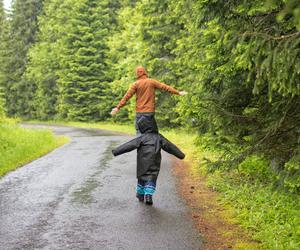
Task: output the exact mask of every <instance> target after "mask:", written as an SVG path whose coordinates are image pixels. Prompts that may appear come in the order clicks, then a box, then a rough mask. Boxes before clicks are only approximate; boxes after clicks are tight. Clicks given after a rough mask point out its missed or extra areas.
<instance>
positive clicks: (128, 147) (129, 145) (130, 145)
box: [112, 137, 141, 156]
mask: <svg viewBox="0 0 300 250" xmlns="http://www.w3.org/2000/svg"><path fill="white" fill-rule="evenodd" d="M140 144H141V139H140V137H137V138H135V139H133V140H131V141H129V142H126V143H124V144H122V145H120V146H119V147H117V148H115V149H113V150H112V153H113V155H114V156H117V155H121V154H124V153H127V152H130V151H132V150H134V149H137V148H138V147H139V146H140Z"/></svg>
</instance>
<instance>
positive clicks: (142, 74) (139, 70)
mask: <svg viewBox="0 0 300 250" xmlns="http://www.w3.org/2000/svg"><path fill="white" fill-rule="evenodd" d="M135 75H136V79H141V78H143V77H148V75H147V71H146V69H145V68H144V67H142V66H138V67H137V68H136V69H135Z"/></svg>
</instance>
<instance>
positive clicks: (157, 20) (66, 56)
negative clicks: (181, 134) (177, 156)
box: [0, 0, 300, 249]
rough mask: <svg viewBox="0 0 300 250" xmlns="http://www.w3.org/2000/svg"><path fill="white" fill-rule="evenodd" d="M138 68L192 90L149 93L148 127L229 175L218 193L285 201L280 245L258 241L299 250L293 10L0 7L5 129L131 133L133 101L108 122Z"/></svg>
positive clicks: (276, 6) (68, 3) (125, 3)
mask: <svg viewBox="0 0 300 250" xmlns="http://www.w3.org/2000/svg"><path fill="white" fill-rule="evenodd" d="M139 65H142V66H144V67H145V68H146V69H147V71H148V74H149V76H150V77H151V78H155V79H158V80H159V81H161V82H164V83H166V84H168V85H171V86H173V87H175V88H176V89H178V90H184V91H187V92H188V94H187V95H186V96H184V97H181V98H178V97H176V96H174V95H170V94H168V93H165V92H157V107H156V119H157V122H158V125H159V127H160V128H164V129H169V128H172V129H181V130H182V129H184V130H187V131H189V133H193V134H196V135H197V139H196V141H195V145H197V146H199V147H201V148H206V149H207V150H208V149H209V150H210V151H211V152H215V153H216V155H218V157H215V159H214V160H212V159H204V160H203V164H205V166H206V172H207V173H208V174H212V175H213V176H214V178H216V179H217V178H220V175H223V174H224V176H225V175H226V176H227V177H226V178H227V179H226V180H227V181H223V182H222V184H220V185H218V186H217V187H216V190H217V191H218V189H220V191H222V189H226V188H227V185H231V187H233V186H234V187H241V186H243V185H244V187H245V186H247V185H248V186H249V188H252V187H254V186H256V187H258V188H265V189H268V190H270V192H269V194H272V195H273V194H274V195H275V194H276V195H281V196H280V197H285V198H284V199H287V201H286V203H285V200H283V198H280V199H279V198H278V201H280V202H278V209H279V210H281V211H284V212H282V214H284V215H282V216H285V217H284V218H285V219H283V220H282V221H284V222H283V223H281V226H282V227H284V226H286V227H284V228H285V229H284V230H285V231H284V230H283V231H282V232H281V233H280V234H282V235H284V236H283V237H282V238H280V240H279V241H280V244H279V245H276V244H275V243H274V244H273V243H272V240H271V239H268V237H270V238H271V237H274V235H273V236H271V235H269V234H267V233H266V231H267V230H271V229H270V228H271V227H270V228H269V229H266V231H265V232H264V233H263V234H261V235H256V239H258V240H262V238H264V239H265V242H266V243H265V245H264V246H265V248H266V249H299V248H298V247H299V244H300V241H299V238H300V235H299V232H300V216H299V193H300V1H299V0H252V1H246V0H227V1H221V0H212V1H208V0H197V1H195V0H162V1H158V0H64V1H61V0H13V1H12V6H11V9H9V10H5V8H4V5H3V0H0V120H2V123H3V122H5V119H7V118H13V119H15V118H16V119H20V120H23V121H27V120H39V121H53V120H59V121H79V122H102V121H110V122H119V123H120V122H121V123H130V124H132V123H133V122H132V121H133V117H134V115H135V104H134V98H132V100H131V101H130V104H127V105H126V106H124V107H123V108H122V109H120V112H118V114H117V115H116V116H114V117H112V116H111V115H110V112H111V110H112V108H114V107H115V106H116V105H117V104H118V101H119V100H120V99H121V98H122V97H123V95H124V94H125V93H126V91H127V89H128V87H129V86H130V85H131V84H132V83H134V82H135V71H134V70H135V68H136V66H139ZM0 133H1V132H0ZM220 183H221V181H220ZM229 183H231V184H229ZM228 190H229V189H228ZM230 190H231V189H230ZM245 190H246V189H245ZM247 190H248V191H249V189H247ZM253 190H254V191H253ZM253 190H252V191H253V192H256V191H255V189H253ZM248 191H247V192H248ZM228 192H229V191H228ZM230 192H233V191H230ZM235 192H236V191H235ZM245 192H246V191H245ZM237 196H240V197H242V195H241V194H237V193H235V194H232V197H231V199H232V200H234V199H238V198H237ZM233 197H235V198H233ZM272 197H273V196H270V200H272V199H273V198H272ZM274 199H277V198H276V197H275V198H274ZM246 200H247V201H246ZM244 202H245V203H246V202H249V200H248V198H247V199H246V198H245V201H244ZM274 206H276V205H274ZM263 216H267V215H265V214H264V215H263ZM245 220H246V219H245ZM247 223H250V222H249V220H248V222H247ZM253 223H255V222H253ZM262 224H265V222H264V223H262ZM279 224H280V223H279ZM251 226H252V224H248V226H247V225H246V226H245V227H246V228H248V229H250V230H251ZM273 226H274V225H273ZM273 226H272V227H273ZM273 228H275V229H274V230H277V229H278V230H280V226H279V225H278V228H276V227H273ZM254 231H255V230H254ZM270 234H271V232H270ZM278 234H279V233H278ZM278 237H279V236H278ZM277 243H278V242H277ZM275 245H276V246H277V247H278V248H276V247H275Z"/></svg>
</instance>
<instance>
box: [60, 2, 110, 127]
mask: <svg viewBox="0 0 300 250" xmlns="http://www.w3.org/2000/svg"><path fill="white" fill-rule="evenodd" d="M69 18H70V19H69V20H68V24H67V26H68V33H67V34H66V36H65V39H64V41H63V43H64V45H65V47H64V48H63V49H62V53H61V58H60V61H59V63H60V66H61V69H60V70H59V71H58V75H59V80H58V83H59V106H58V111H59V115H60V117H62V118H66V119H69V120H81V121H82V120H99V119H104V118H105V117H107V116H108V115H109V110H110V107H111V104H110V103H111V102H112V100H111V99H110V94H109V93H108V92H107V91H108V80H110V76H108V75H107V62H106V60H107V45H106V44H107V38H108V35H109V28H110V27H109V14H108V1H97V0H85V1H81V2H74V5H73V10H72V11H71V13H70V14H69Z"/></svg>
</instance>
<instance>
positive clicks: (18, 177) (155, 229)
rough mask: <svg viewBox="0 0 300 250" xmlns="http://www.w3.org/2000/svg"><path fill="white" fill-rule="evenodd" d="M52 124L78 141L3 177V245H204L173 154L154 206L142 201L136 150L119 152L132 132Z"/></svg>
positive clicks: (165, 164)
mask: <svg viewBox="0 0 300 250" xmlns="http://www.w3.org/2000/svg"><path fill="white" fill-rule="evenodd" d="M34 127H40V126H38V125H35V126H34ZM42 127H45V126H42ZM47 127H49V128H51V129H53V130H54V131H55V133H56V134H59V135H62V134H63V135H66V136H69V137H71V138H72V141H71V142H70V143H69V144H67V145H64V146H63V147H61V148H59V149H56V150H55V151H53V152H52V153H50V154H48V155H46V156H44V157H42V158H40V159H38V160H36V161H34V162H32V163H30V164H28V165H26V166H24V167H22V168H19V169H18V170H16V171H14V172H11V173H9V174H8V175H6V176H5V177H3V178H2V179H0V249H1V250H8V249H175V250H176V249H199V247H200V246H201V241H200V239H199V236H198V234H197V231H196V230H195V228H194V227H193V224H192V222H191V221H190V219H189V217H188V216H187V209H186V207H185V205H184V204H183V202H182V201H181V199H180V198H179V197H178V195H177V194H176V188H175V181H174V178H173V177H172V175H171V174H170V168H171V166H170V161H168V157H169V156H167V155H164V157H163V164H162V171H161V175H160V177H159V180H158V191H157V194H156V195H155V198H154V202H155V204H154V206H153V207H148V206H145V205H144V204H140V203H139V202H138V201H137V200H136V199H135V184H136V180H135V168H136V152H132V153H130V154H126V155H122V156H119V157H116V158H114V157H113V156H112V154H111V149H112V148H113V147H115V146H116V145H118V144H120V143H123V142H125V141H127V140H128V139H129V138H130V137H129V136H124V135H123V136H121V135H119V134H118V133H113V132H112V133H110V132H108V131H101V130H95V129H79V128H72V127H64V126H47Z"/></svg>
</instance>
